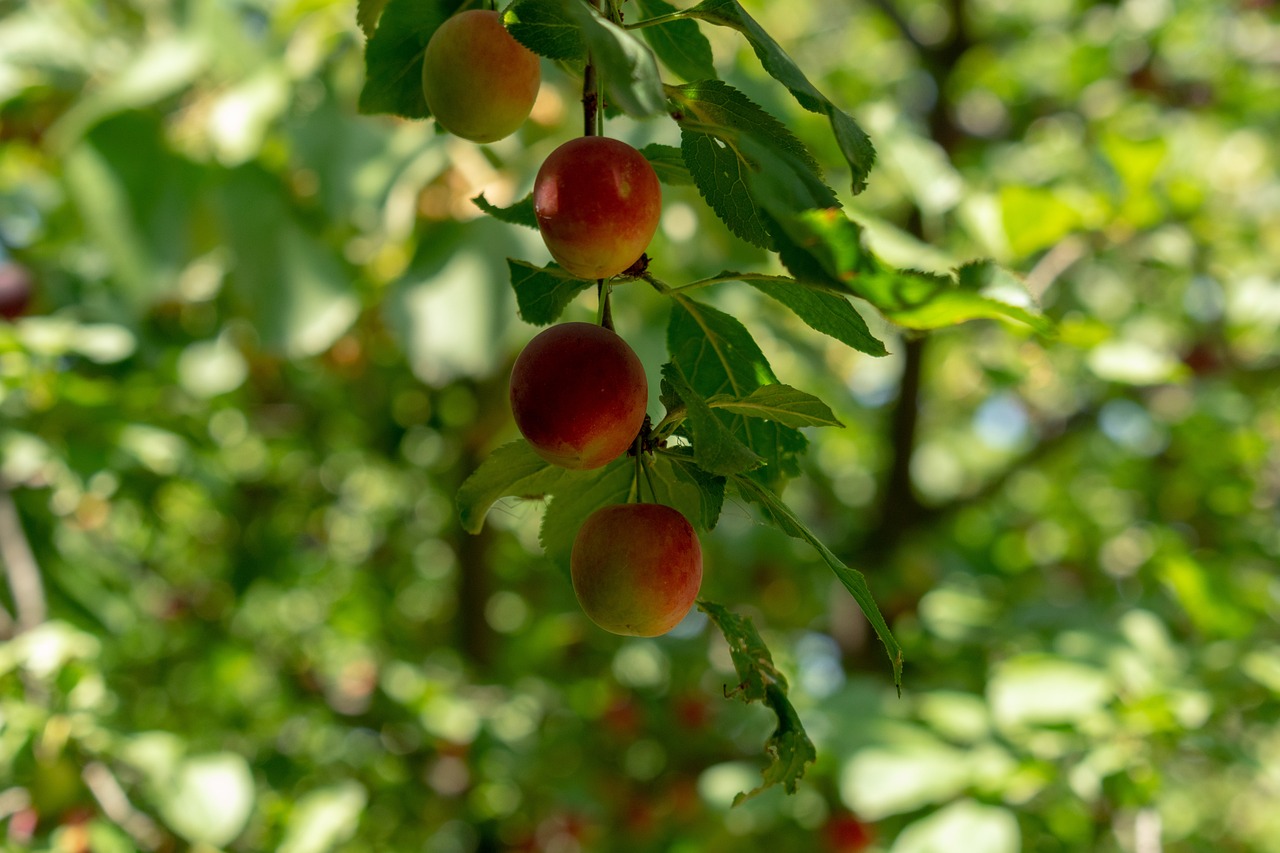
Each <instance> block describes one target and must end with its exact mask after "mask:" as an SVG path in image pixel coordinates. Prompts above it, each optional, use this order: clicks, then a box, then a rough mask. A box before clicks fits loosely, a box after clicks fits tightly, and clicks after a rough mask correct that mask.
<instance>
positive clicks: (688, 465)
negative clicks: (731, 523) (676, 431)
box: [645, 448, 725, 530]
mask: <svg viewBox="0 0 1280 853" xmlns="http://www.w3.org/2000/svg"><path fill="white" fill-rule="evenodd" d="M645 464H647V465H649V466H650V468H651V471H652V476H653V485H654V488H655V489H656V491H657V493H658V502H659V503H663V504H666V505H667V506H671V507H675V508H676V509H678V510H680V512H681V513H683V515H684V517H685V518H687V519H689V522H690V523H691V524H692V525H693V526H694V527H695V528H696V529H698V530H712V529H714V528H715V526H716V522H717V521H719V520H720V510H721V508H722V507H723V506H724V484H725V480H724V477H716V476H713V475H711V474H708V473H707V472H706V471H704V470H703V469H701V468H699V467H698V465H697V464H696V463H695V462H694V459H693V454H692V453H691V452H689V450H688V448H671V449H663V450H660V451H659V452H658V453H656V454H654V456H653V457H652V458H651V459H649V460H647V461H646V463H645Z"/></svg>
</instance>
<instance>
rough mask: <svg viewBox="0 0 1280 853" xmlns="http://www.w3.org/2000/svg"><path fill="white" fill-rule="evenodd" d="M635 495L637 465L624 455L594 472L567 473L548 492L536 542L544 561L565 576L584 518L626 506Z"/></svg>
mask: <svg viewBox="0 0 1280 853" xmlns="http://www.w3.org/2000/svg"><path fill="white" fill-rule="evenodd" d="M635 495H636V462H635V459H634V458H633V457H631V456H628V455H625V454H624V455H623V456H621V457H620V458H618V459H615V460H614V461H613V462H610V463H609V464H608V465H606V466H605V467H603V468H597V469H596V470H594V471H566V472H565V475H564V476H563V477H561V479H560V480H559V482H557V483H556V486H555V488H554V489H552V491H551V502H550V503H549V504H548V505H547V512H546V514H545V515H543V516H542V529H541V531H539V534H538V539H539V541H541V542H542V549H543V550H544V551H545V552H546V554H547V557H548V558H549V559H550V560H551V561H552V562H554V563H555V564H556V565H558V566H560V568H562V569H564V570H565V571H566V572H567V571H568V569H569V555H570V554H572V553H573V540H574V538H575V537H577V535H578V529H579V528H580V527H582V522H584V521H586V520H587V516H589V515H591V513H593V512H595V511H596V510H598V509H600V507H602V506H609V505H610V504H620V503H627V502H628V501H629V500H631V499H632V498H633V497H634V496H635Z"/></svg>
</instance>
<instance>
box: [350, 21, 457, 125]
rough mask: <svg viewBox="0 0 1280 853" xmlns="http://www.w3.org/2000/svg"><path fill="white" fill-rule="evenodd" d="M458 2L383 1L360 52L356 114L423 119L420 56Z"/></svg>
mask: <svg viewBox="0 0 1280 853" xmlns="http://www.w3.org/2000/svg"><path fill="white" fill-rule="evenodd" d="M461 5H462V3H461V2H460V0H388V2H387V5H386V8H384V9H383V10H382V17H381V18H380V19H379V21H378V28H377V29H376V30H374V32H373V35H372V36H370V38H369V41H368V43H367V44H366V45H365V50H364V65H365V79H364V88H363V89H361V90H360V104H359V109H360V112H362V113H365V114H366V115H371V114H375V113H391V114H393V115H398V116H403V117H405V118H427V117H429V116H430V115H431V111H430V110H429V109H427V100H426V98H425V97H424V96H423V94H422V52H423V51H424V50H426V49H427V42H429V41H430V40H431V36H432V35H434V34H435V31H436V28H437V27H439V26H440V25H441V24H443V23H444V22H445V19H446V18H448V17H449V16H450V15H452V14H453V13H454V12H455V11H456V10H457V9H458V7H459V6H461Z"/></svg>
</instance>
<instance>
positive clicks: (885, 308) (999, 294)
mask: <svg viewBox="0 0 1280 853" xmlns="http://www.w3.org/2000/svg"><path fill="white" fill-rule="evenodd" d="M771 214H772V211H771ZM772 219H773V222H774V223H775V225H776V226H777V230H776V233H777V235H778V238H779V244H780V245H779V249H778V252H779V256H780V257H781V258H782V262H783V264H784V265H785V266H786V267H787V269H789V270H790V271H791V272H792V274H793V275H795V276H796V278H798V279H801V280H803V281H809V282H813V283H817V284H823V285H826V286H829V287H840V288H846V289H847V290H848V291H849V292H851V293H853V294H854V295H855V296H860V297H862V298H863V299H865V300H867V301H868V302H870V303H871V304H872V305H874V306H875V307H876V308H877V309H878V310H879V311H880V312H881V313H883V314H884V315H885V316H886V317H888V318H889V319H890V320H892V321H893V322H895V323H897V324H898V325H900V326H905V327H907V328H909V329H937V328H941V327H944V326H953V325H956V324H958V323H963V322H966V321H968V320H976V319H997V320H1005V321H1015V322H1017V323H1020V324H1025V325H1027V326H1030V327H1031V328H1032V329H1033V330H1035V331H1036V332H1037V333H1039V334H1041V335H1052V334H1053V324H1052V323H1050V322H1049V321H1048V320H1046V319H1045V318H1044V317H1043V316H1041V315H1040V314H1039V313H1038V312H1037V311H1036V310H1035V309H1034V308H1033V307H1032V306H1031V298H1030V295H1029V294H1028V293H1027V292H1026V289H1025V288H1023V287H1022V286H1021V283H1020V282H1019V281H1018V280H1017V279H1016V278H1015V277H1014V276H1013V275H1012V274H1011V273H1009V272H1007V271H1005V270H1003V269H1001V268H1000V267H998V266H997V265H995V264H994V263H992V262H990V261H975V262H972V263H969V264H965V265H964V266H963V267H960V268H959V269H958V270H956V271H954V273H953V274H952V275H950V276H946V275H938V274H936V273H927V272H920V271H918V270H895V269H893V268H892V267H890V266H888V265H886V264H884V263H882V262H881V261H880V260H879V259H878V258H876V257H875V256H874V255H873V254H871V252H869V251H867V249H866V248H865V247H864V246H863V245H862V229H861V227H860V226H859V225H857V223H855V222H853V221H851V220H850V219H849V218H848V217H846V216H844V214H842V213H841V212H840V211H838V210H812V211H806V212H802V213H784V214H779V215H777V216H776V217H772ZM1013 300H1021V301H1022V304H1018V303H1017V302H1016V301H1013Z"/></svg>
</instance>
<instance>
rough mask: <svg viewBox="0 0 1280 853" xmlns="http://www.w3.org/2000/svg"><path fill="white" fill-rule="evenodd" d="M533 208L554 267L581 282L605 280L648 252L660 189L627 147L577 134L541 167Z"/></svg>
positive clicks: (644, 162) (646, 164) (645, 164)
mask: <svg viewBox="0 0 1280 853" xmlns="http://www.w3.org/2000/svg"><path fill="white" fill-rule="evenodd" d="M533 210H534V213H535V214H536V215H537V218H538V230H539V231H541V232H542V239H543V241H544V242H545V243H546V244H547V249H548V250H549V251H550V252H551V257H553V258H555V259H556V263H558V264H560V266H562V267H564V268H565V269H566V270H568V271H569V272H570V273H572V274H574V275H576V276H578V277H580V278H586V279H597V278H609V277H610V276H615V275H617V274H618V273H620V272H622V271H623V270H625V269H626V268H627V267H629V266H631V265H632V264H634V263H635V262H636V261H637V260H639V259H640V256H641V255H642V254H644V250H645V249H647V248H648V247H649V241H650V240H652V239H653V233H654V232H655V231H656V230H657V229H658V217H659V215H660V214H661V213H662V190H661V188H660V187H659V186H658V175H657V174H656V173H655V172H654V171H653V167H652V166H650V165H649V161H648V160H646V159H645V158H644V155H643V154H641V153H640V152H639V151H637V150H636V149H634V148H632V147H631V146H630V145H628V144H627V143H625V142H622V141H620V140H617V139H611V138H609V137H606V136H580V137H578V138H576V139H571V140H569V141H568V142H566V143H565V144H563V145H561V146H560V147H559V148H557V149H556V150H555V151H552V152H551V156H549V157H547V159H546V161H545V162H544V163H543V164H542V168H541V169H539V170H538V177H537V178H536V179H535V180H534V183H533Z"/></svg>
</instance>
